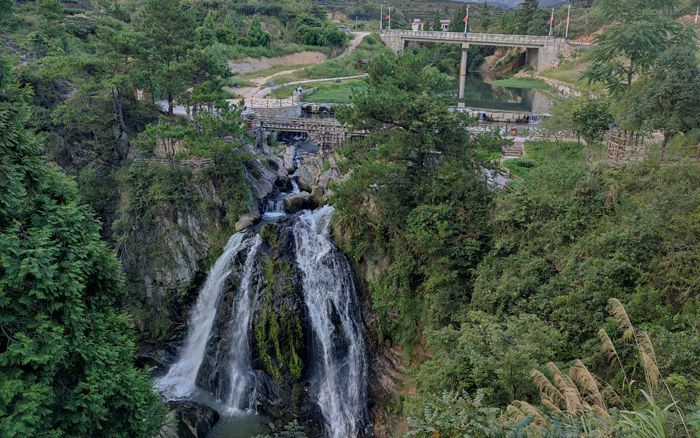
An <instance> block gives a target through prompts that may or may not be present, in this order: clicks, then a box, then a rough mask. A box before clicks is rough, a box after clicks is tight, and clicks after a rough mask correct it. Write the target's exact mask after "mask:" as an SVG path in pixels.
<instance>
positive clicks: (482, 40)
mask: <svg viewBox="0 0 700 438" xmlns="http://www.w3.org/2000/svg"><path fill="white" fill-rule="evenodd" d="M381 38H382V40H383V41H384V43H385V44H386V45H387V46H388V47H391V48H392V49H393V50H394V51H395V52H399V51H402V50H403V49H404V48H405V47H406V46H407V45H408V43H409V41H420V42H424V43H448V44H461V45H462V59H461V62H460V67H459V96H458V97H459V98H460V99H464V82H465V78H466V75H467V51H468V50H469V46H470V45H472V44H473V45H475V46H497V47H523V48H525V49H526V51H525V63H526V64H527V65H529V66H531V67H532V69H533V70H535V71H536V72H540V71H542V70H546V69H548V68H549V64H550V63H551V62H552V59H554V57H555V56H556V55H557V53H559V52H561V51H562V50H563V49H564V47H566V41H565V40H564V38H549V37H546V36H530V35H498V34H491V33H472V32H469V33H467V34H466V36H465V35H464V33H462V32H426V31H411V30H385V31H384V33H382V35H381Z"/></svg>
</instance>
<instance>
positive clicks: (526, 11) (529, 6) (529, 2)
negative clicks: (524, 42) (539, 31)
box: [516, 0, 540, 35]
mask: <svg viewBox="0 0 700 438" xmlns="http://www.w3.org/2000/svg"><path fill="white" fill-rule="evenodd" d="M539 7H540V3H539V1H538V0H525V1H523V2H522V3H521V4H520V10H519V11H518V24H517V26H518V28H517V31H516V33H517V34H518V35H529V33H528V29H529V28H530V26H540V24H539V23H532V20H533V19H534V18H535V11H537V9H538V8H539Z"/></svg>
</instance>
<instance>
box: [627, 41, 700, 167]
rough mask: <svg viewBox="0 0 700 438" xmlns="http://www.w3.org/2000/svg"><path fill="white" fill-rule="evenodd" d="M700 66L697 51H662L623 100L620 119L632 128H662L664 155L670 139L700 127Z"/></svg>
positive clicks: (675, 48) (680, 49)
mask: <svg viewBox="0 0 700 438" xmlns="http://www.w3.org/2000/svg"><path fill="white" fill-rule="evenodd" d="M699 107H700V67H698V64H697V62H696V59H695V50H694V49H692V48H690V47H682V46H673V47H671V48H670V49H668V50H667V51H666V52H664V53H663V54H661V56H659V57H658V59H657V60H656V63H655V64H654V67H653V70H652V71H651V73H650V74H649V77H648V78H644V79H643V80H640V81H639V83H638V84H637V83H635V84H634V85H633V87H632V91H631V93H629V94H628V96H626V97H625V99H624V100H623V102H622V108H621V111H620V113H621V114H620V118H621V120H622V122H623V125H624V126H627V127H629V128H631V129H644V130H647V131H661V132H662V133H663V135H664V140H663V143H662V144H661V154H662V156H663V153H664V151H665V149H666V144H667V143H668V140H669V139H670V138H671V137H672V136H674V135H676V134H680V133H687V132H689V131H690V130H691V129H693V128H697V127H700V116H699V115H698V108H699Z"/></svg>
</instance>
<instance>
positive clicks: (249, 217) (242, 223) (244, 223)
mask: <svg viewBox="0 0 700 438" xmlns="http://www.w3.org/2000/svg"><path fill="white" fill-rule="evenodd" d="M259 220H260V213H258V211H254V212H253V213H246V214H244V215H241V217H239V218H238V222H236V225H235V226H236V231H241V230H245V229H246V228H248V227H252V226H253V225H255V224H256V223H258V221H259Z"/></svg>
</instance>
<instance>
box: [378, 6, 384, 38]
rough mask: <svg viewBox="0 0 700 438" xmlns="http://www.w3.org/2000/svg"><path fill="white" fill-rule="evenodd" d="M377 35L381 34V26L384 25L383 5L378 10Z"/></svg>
mask: <svg viewBox="0 0 700 438" xmlns="http://www.w3.org/2000/svg"><path fill="white" fill-rule="evenodd" d="M379 15H380V17H379V33H382V24H383V23H384V5H382V6H381V7H380V8H379Z"/></svg>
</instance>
